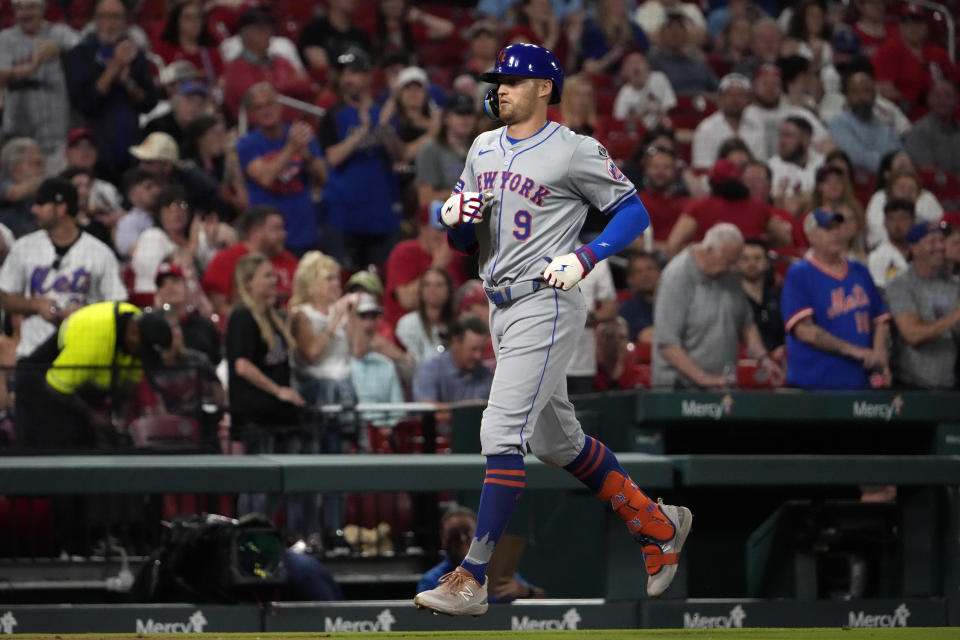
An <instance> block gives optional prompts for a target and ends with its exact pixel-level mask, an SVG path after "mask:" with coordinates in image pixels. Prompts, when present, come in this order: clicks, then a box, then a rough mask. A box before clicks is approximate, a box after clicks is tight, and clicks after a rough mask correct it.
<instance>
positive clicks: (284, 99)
mask: <svg viewBox="0 0 960 640" xmlns="http://www.w3.org/2000/svg"><path fill="white" fill-rule="evenodd" d="M277 102H279V103H280V104H282V105H283V106H285V107H289V108H291V109H296V110H297V111H300V112H301V113H305V114H307V115H310V116H315V117H317V118H322V117H323V116H325V115H326V113H327V110H326V109H324V108H323V107H318V106H317V105H315V104H310V103H309V102H304V101H303V100H297V99H296V98H291V97H290V96H284V95H279V94H278V95H277ZM248 129H249V120H248V119H247V110H246V108H244V107H243V106H242V105H241V106H240V112H239V113H238V114H237V132H238V133H239V135H241V136H244V135H246V134H247V131H248Z"/></svg>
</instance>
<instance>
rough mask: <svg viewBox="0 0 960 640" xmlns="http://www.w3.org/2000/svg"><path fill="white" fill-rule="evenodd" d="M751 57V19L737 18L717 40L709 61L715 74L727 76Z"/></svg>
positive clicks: (731, 20)
mask: <svg viewBox="0 0 960 640" xmlns="http://www.w3.org/2000/svg"><path fill="white" fill-rule="evenodd" d="M685 4H686V3H685ZM749 57H750V18H748V17H747V16H735V17H733V18H731V19H730V22H728V23H727V26H726V28H725V29H724V30H723V34H721V36H719V37H718V38H717V39H716V41H715V43H714V47H713V52H712V53H711V54H710V55H709V56H708V57H707V60H708V62H709V63H710V67H711V68H712V69H713V71H714V73H716V74H717V75H718V76H725V75H727V74H728V73H731V72H732V70H733V69H734V68H735V67H736V66H737V65H739V64H740V63H741V62H743V61H745V60H747V59H748V58H749ZM748 77H749V76H748Z"/></svg>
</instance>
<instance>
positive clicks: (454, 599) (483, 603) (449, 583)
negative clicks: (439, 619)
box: [413, 567, 489, 616]
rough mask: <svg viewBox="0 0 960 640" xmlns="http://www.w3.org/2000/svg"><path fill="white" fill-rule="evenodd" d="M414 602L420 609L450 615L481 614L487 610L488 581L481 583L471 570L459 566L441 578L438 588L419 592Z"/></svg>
mask: <svg viewBox="0 0 960 640" xmlns="http://www.w3.org/2000/svg"><path fill="white" fill-rule="evenodd" d="M413 603H414V604H415V605H417V608H419V609H429V610H430V611H433V612H434V613H443V614H445V615H448V616H479V615H483V614H484V613H486V612H487V607H488V606H489V605H488V604H487V581H486V580H484V581H483V584H482V585H481V584H480V583H479V582H477V580H476V578H474V577H473V574H471V573H470V572H469V571H467V570H466V569H464V568H463V567H457V568H456V569H454V570H453V571H451V572H450V573H448V574H445V575H443V576H442V577H441V578H440V584H439V585H438V586H437V588H436V589H430V590H429V591H424V592H422V593H418V594H417V595H416V596H414V598H413Z"/></svg>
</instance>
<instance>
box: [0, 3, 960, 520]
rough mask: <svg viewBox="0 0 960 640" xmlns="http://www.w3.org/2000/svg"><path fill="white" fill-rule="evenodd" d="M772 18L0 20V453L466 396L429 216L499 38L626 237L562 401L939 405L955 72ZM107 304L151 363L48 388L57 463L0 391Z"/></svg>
mask: <svg viewBox="0 0 960 640" xmlns="http://www.w3.org/2000/svg"><path fill="white" fill-rule="evenodd" d="M780 4H783V5H785V6H783V7H781V6H779V4H778V3H776V2H773V1H772V0H729V2H723V1H721V0H717V1H711V2H706V1H704V2H699V3H696V2H681V1H679V0H646V1H645V2H634V1H633V0H595V1H590V0H587V1H584V2H581V1H580V0H552V1H551V0H518V1H516V2H510V1H509V0H480V2H479V3H478V4H477V5H476V6H466V5H462V6H461V5H456V6H455V5H452V4H450V3H434V4H428V5H423V6H413V4H411V3H408V2H407V1H406V0H379V1H362V0H326V2H320V1H317V0H275V1H273V2H264V3H255V2H252V1H250V0H206V1H200V0H182V1H177V0H166V1H163V0H140V1H132V0H5V1H4V2H2V3H0V6H3V8H4V9H3V11H2V12H0V19H3V20H6V21H7V23H6V24H4V25H3V26H4V28H3V30H2V31H0V90H2V94H3V103H2V105H3V106H2V109H3V120H2V152H0V238H2V240H0V248H2V255H3V258H4V263H3V266H2V269H0V291H2V294H3V297H2V303H0V306H2V308H3V311H4V335H3V336H2V337H0V364H2V365H3V367H4V369H3V371H4V379H3V380H2V381H0V401H2V403H3V407H2V409H3V410H5V411H7V416H8V417H7V423H6V424H7V427H6V428H5V431H4V433H5V434H6V438H7V440H8V444H14V443H15V442H16V441H19V442H21V443H23V442H36V443H43V444H45V445H55V446H62V447H69V446H79V445H86V444H89V440H90V437H91V435H90V431H89V429H90V427H91V426H97V427H101V426H103V425H102V423H103V422H105V420H104V418H103V416H104V415H105V414H104V413H103V408H102V406H100V405H98V404H97V403H98V402H102V401H103V400H104V398H105V396H111V397H112V406H111V408H110V412H111V414H112V415H113V417H114V420H115V421H117V420H119V421H120V422H121V423H122V424H123V425H126V424H127V423H128V422H129V421H130V420H135V419H138V418H142V417H144V416H163V415H184V416H196V415H198V413H199V412H200V410H201V407H203V406H206V405H214V406H217V407H220V408H229V414H230V415H229V418H230V434H231V438H232V439H233V440H234V441H236V442H237V443H242V446H243V450H245V451H247V452H257V451H266V452H270V451H285V452H301V451H324V452H334V451H336V452H340V451H347V450H371V449H373V450H375V449H377V447H378V446H380V445H379V444H378V442H380V440H379V439H378V438H377V437H376V433H377V432H376V429H375V428H374V429H373V430H368V429H366V427H365V426H358V425H368V424H369V425H373V426H374V427H379V426H388V425H390V424H392V423H394V422H396V421H397V419H398V418H397V416H396V415H394V414H391V413H380V414H373V415H364V416H354V417H353V418H352V419H348V418H346V417H344V418H342V419H341V422H340V424H339V426H338V428H337V429H335V430H333V431H332V432H329V433H328V434H327V435H326V436H325V437H324V438H323V442H319V441H316V440H310V439H307V440H305V439H304V438H303V437H301V433H300V432H299V431H297V430H289V429H286V430H285V429H284V427H289V426H290V425H291V424H296V423H298V421H300V420H303V419H304V418H303V415H305V414H306V415H309V416H311V417H310V418H309V419H311V420H319V421H322V420H324V418H323V416H322V414H321V412H320V411H319V408H320V407H322V406H324V405H330V404H339V405H343V406H345V407H347V408H349V407H352V406H353V405H355V404H357V403H358V402H359V403H376V402H390V403H399V402H402V401H405V400H414V401H424V402H433V403H440V404H446V403H451V402H456V401H461V400H470V399H474V400H482V399H485V398H486V396H487V394H488V392H489V388H490V382H491V379H492V373H491V371H492V369H493V367H495V366H496V361H495V358H494V354H493V349H492V345H491V342H490V338H489V329H488V301H487V298H486V295H485V293H484V290H483V286H482V284H481V282H480V280H478V266H477V263H476V259H475V258H474V257H470V256H461V255H459V254H457V253H456V252H455V251H453V250H452V249H451V248H450V246H449V245H448V244H447V242H446V235H445V231H444V230H443V228H442V227H441V226H440V225H439V223H438V217H437V215H436V210H437V207H439V206H440V203H441V202H442V201H443V200H444V199H445V198H446V197H447V195H448V194H449V192H450V189H451V188H452V186H453V185H454V184H455V183H456V181H457V179H458V178H459V176H460V172H461V170H462V167H463V163H464V158H465V157H466V154H467V150H468V149H469V147H470V144H471V142H472V139H473V137H474V136H475V135H476V134H477V133H478V132H479V131H481V130H485V129H489V128H492V127H495V126H496V124H495V123H494V122H492V121H490V120H488V119H487V118H486V117H484V116H482V115H481V111H482V110H481V109H480V103H481V99H482V96H483V95H484V94H485V93H486V91H487V89H488V88H489V86H488V85H485V84H483V83H482V82H480V81H479V79H478V76H479V74H480V73H482V72H483V71H486V70H487V69H488V68H490V67H492V66H493V63H494V60H495V57H496V55H497V52H498V50H499V48H500V47H501V46H503V45H505V44H508V43H517V42H531V43H535V44H540V45H543V46H545V47H548V48H550V49H552V50H553V51H554V52H556V53H557V55H558V57H559V58H560V59H561V60H562V61H563V62H564V64H565V73H566V82H565V86H564V92H563V100H562V102H561V103H560V104H559V105H558V106H557V108H556V110H555V111H551V117H552V118H553V119H554V120H556V121H559V122H562V123H564V124H565V125H567V126H568V127H570V128H571V129H573V130H575V131H577V132H579V133H583V134H586V135H591V136H594V137H596V138H597V139H598V140H599V141H600V142H601V143H603V144H604V145H606V148H607V149H608V150H609V153H610V155H611V156H612V157H614V158H615V159H617V161H618V162H619V164H620V166H621V167H622V168H623V171H624V173H625V174H626V175H627V176H628V177H629V178H630V179H631V180H632V182H633V183H634V184H635V185H636V186H637V189H638V191H639V195H640V198H641V200H642V201H643V203H644V204H645V206H646V208H647V209H648V210H649V213H650V218H651V227H650V229H649V230H648V232H647V233H645V234H644V236H642V237H640V238H638V239H637V240H636V242H635V243H634V245H633V246H632V247H631V249H630V251H629V252H628V253H627V254H625V255H623V256H620V257H618V259H614V260H611V261H609V262H610V264H607V263H606V262H604V263H601V264H600V265H598V267H597V268H596V269H595V270H594V271H593V272H591V274H590V275H589V277H587V278H586V279H585V280H584V281H583V282H582V283H581V289H582V291H583V293H584V296H585V297H586V299H587V303H588V308H590V309H591V310H592V312H591V314H590V316H589V320H588V324H587V326H586V327H585V328H584V333H583V336H582V339H581V342H580V345H579V347H578V351H577V354H576V355H575V356H574V358H573V360H572V362H573V364H572V365H571V369H570V371H569V372H568V376H569V388H570V390H571V392H572V393H584V392H591V391H606V390H612V389H634V388H641V387H644V388H648V387H652V388H667V389H683V388H731V387H733V386H737V385H740V386H747V387H760V388H764V387H775V386H780V385H784V384H786V385H791V386H795V387H801V388H808V389H829V388H846V389H857V388H869V387H871V386H873V387H881V386H890V385H893V386H898V387H911V388H938V389H939V388H943V389H946V388H954V387H955V386H956V381H957V378H956V374H955V372H956V370H957V337H958V334H960V281H958V279H957V278H958V274H960V232H958V229H960V214H958V213H955V212H960V159H958V158H960V156H958V154H957V153H956V149H957V148H960V125H958V121H957V117H958V114H960V111H958V96H957V81H958V79H960V72H958V69H957V67H956V66H955V65H954V63H953V61H952V60H951V59H950V57H949V56H948V54H947V52H946V49H945V48H944V46H943V45H944V44H945V43H944V40H943V38H944V30H943V28H942V26H943V21H942V19H941V16H940V14H936V13H928V12H927V11H926V10H925V9H922V8H920V7H918V6H915V5H912V4H910V3H907V2H884V1H883V0H855V1H853V2H850V3H849V4H847V3H841V2H834V1H828V2H819V1H817V0H801V1H800V2H797V3H780ZM6 5H12V11H8V10H7V6H6ZM595 214H596V215H593V214H591V216H590V218H589V219H588V224H587V227H586V228H585V230H584V234H585V235H584V238H583V239H584V241H586V240H589V239H590V238H592V237H593V235H595V234H596V233H597V232H598V231H599V229H601V228H602V226H603V224H604V220H603V219H602V216H601V214H599V212H595ZM591 234H593V235H591ZM104 301H106V302H120V301H123V302H129V303H132V305H136V306H137V307H140V308H142V309H144V310H147V311H152V312H154V313H159V314H162V315H163V317H165V318H166V320H167V321H168V324H169V327H170V332H169V335H163V332H162V331H154V332H153V333H152V334H150V335H146V334H147V333H148V332H146V331H144V334H145V335H144V337H143V339H142V340H140V339H139V338H138V342H137V343H133V342H131V343H130V344H139V345H140V347H139V348H140V351H139V352H136V353H125V354H124V355H125V356H141V357H140V360H141V361H142V364H143V365H144V367H145V369H146V370H147V373H146V375H145V376H144V377H143V379H142V380H141V381H140V382H139V383H138V384H135V385H126V384H124V385H119V384H117V383H116V380H114V378H115V377H116V376H103V375H101V376H95V375H93V374H91V375H90V376H88V377H87V378H85V379H83V380H80V379H79V378H78V379H76V380H75V381H74V382H71V383H70V384H65V385H61V386H60V387H57V386H56V385H51V386H52V387H53V389H54V390H55V391H57V393H59V396H56V399H57V400H58V401H61V402H68V403H70V406H73V407H74V408H75V409H76V408H77V407H80V408H81V409H82V410H83V411H85V412H86V413H85V414H84V415H86V416H87V417H88V418H89V419H88V420H86V421H81V423H83V424H79V425H78V427H77V429H76V430H73V431H70V430H63V429H61V430H59V431H58V432H57V433H58V434H59V436H58V437H62V440H60V441H55V442H52V441H51V440H50V438H49V437H48V435H49V434H46V433H43V432H42V429H43V421H42V420H38V421H33V420H31V424H23V423H22V421H20V420H18V416H17V415H16V412H14V405H15V400H14V398H16V404H17V405H18V406H17V408H18V411H19V409H20V408H21V407H20V404H23V403H26V402H28V401H31V399H32V401H34V402H40V403H42V402H47V401H49V398H47V397H45V396H43V397H40V398H39V399H37V398H36V397H34V395H33V394H22V393H16V391H17V388H18V386H19V384H20V383H21V382H22V380H24V379H31V378H30V376H29V374H28V373H25V371H26V370H27V369H29V367H30V366H34V367H38V366H42V367H49V366H50V365H51V364H53V365H54V367H56V366H57V365H58V364H63V363H65V362H67V361H68V360H67V359H66V357H65V356H64V357H63V359H60V360H59V361H58V358H61V356H62V355H63V354H64V353H67V351H68V349H67V348H66V347H65V345H64V340H63V337H64V336H63V334H64V333H65V331H63V330H61V331H60V334H61V335H60V340H59V341H58V327H61V326H64V327H66V326H69V322H70V318H71V314H72V313H74V312H75V311H77V310H78V309H81V308H83V307H85V306H87V305H91V304H93V303H98V302H104ZM115 309H116V310H117V311H115V313H114V315H113V317H112V319H111V316H110V314H106V315H104V316H103V317H105V318H108V320H107V321H110V322H113V323H114V324H112V325H111V326H112V327H113V328H112V329H111V331H113V333H112V334H111V335H112V336H113V338H112V339H104V340H101V341H100V342H98V343H97V345H95V346H96V347H98V348H100V349H101V350H108V351H109V353H111V354H116V353H119V352H120V351H123V350H124V348H125V347H124V346H123V345H124V344H126V343H125V342H124V336H122V335H121V333H122V332H126V331H128V330H129V326H131V324H133V325H137V324H138V323H128V322H126V321H125V320H124V316H125V314H128V313H129V314H132V315H136V314H139V313H140V312H139V311H136V312H135V311H133V310H130V309H128V307H126V306H124V307H123V310H120V307H119V306H117V307H115ZM139 324H140V325H144V326H152V325H151V323H149V322H147V323H146V324H144V322H140V323H139ZM154 329H155V327H154ZM75 333H76V332H75ZM81 338H82V336H81ZM73 339H74V340H77V339H78V338H77V336H76V335H74V336H73ZM95 350H96V349H94V348H92V347H91V349H90V350H89V353H93V352H94V351H95ZM106 352H107V351H104V353H106ZM100 355H102V354H99V355H98V356H97V358H99V356H100ZM70 356H71V358H73V359H72V360H70V364H73V365H78V364H82V363H81V362H78V361H77V360H76V357H77V356H76V354H75V353H73V352H71V354H70ZM90 357H91V362H92V363H96V362H100V363H104V362H106V363H107V364H111V365H113V366H116V361H117V358H116V357H114V358H113V361H112V362H111V359H110V358H109V357H107V358H106V360H104V359H103V358H99V359H97V358H95V357H94V356H93V355H91V356H90ZM218 367H219V371H218ZM47 380H48V382H49V381H50V378H49V377H48V378H47ZM85 386H87V387H91V386H92V387H93V388H94V390H95V393H90V394H84V387H85ZM121 386H122V387H123V388H122V389H121V388H120V387H121ZM128 386H129V387H130V388H129V389H128V388H127V387H128ZM121 392H123V393H122V394H121ZM28 395H29V396H30V397H27V396H28ZM119 395H123V397H122V400H123V401H122V402H121V401H120V399H118V396H119ZM74 396H76V397H74ZM305 407H306V408H308V409H311V408H312V409H313V411H307V412H304V410H303V408H305ZM36 409H37V407H32V410H33V411H34V413H30V411H31V407H26V408H25V409H24V411H26V412H27V415H37V414H36V413H35V412H36ZM78 410H79V409H78ZM348 413H349V412H348ZM41 414H42V411H41ZM344 415H347V414H344ZM212 419H214V420H218V419H219V416H218V415H216V413H214V417H213V418H212ZM11 420H12V423H11ZM351 420H352V422H353V424H352V426H351V425H350V424H348V423H350V422H351ZM10 424H13V425H14V426H13V428H11V427H10ZM31 430H34V431H36V430H41V433H39V434H38V433H34V434H32V435H31V434H30V431H31ZM370 433H373V437H371V435H370ZM381 444H382V443H381ZM238 446H239V445H238ZM251 499H253V498H252V497H251ZM332 508H333V509H334V510H336V509H337V507H336V506H333V507H332ZM304 517H307V516H304ZM331 517H332V518H333V519H334V520H336V516H331ZM303 526H304V528H305V529H306V530H310V529H312V528H314V525H313V524H311V523H306V524H304V525H303Z"/></svg>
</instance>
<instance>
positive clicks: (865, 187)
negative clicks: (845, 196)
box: [853, 169, 877, 206]
mask: <svg viewBox="0 0 960 640" xmlns="http://www.w3.org/2000/svg"><path fill="white" fill-rule="evenodd" d="M876 184H877V177H876V176H875V175H873V174H872V173H870V172H869V171H865V170H863V169H854V171H853V193H854V194H855V195H856V196H857V200H859V201H860V203H861V204H862V205H863V206H867V203H869V202H870V198H871V197H872V196H873V192H874V191H875V190H876Z"/></svg>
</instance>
